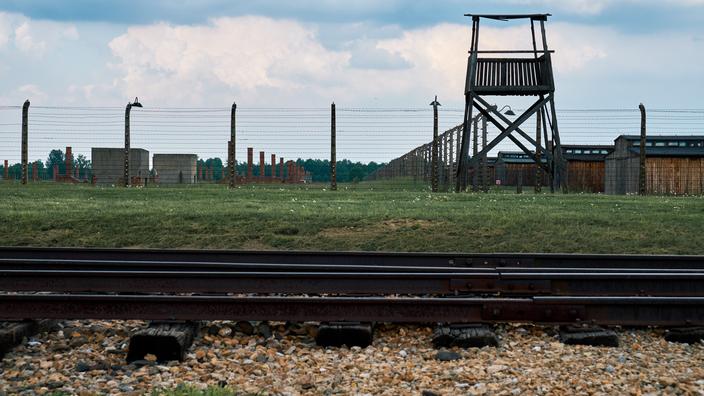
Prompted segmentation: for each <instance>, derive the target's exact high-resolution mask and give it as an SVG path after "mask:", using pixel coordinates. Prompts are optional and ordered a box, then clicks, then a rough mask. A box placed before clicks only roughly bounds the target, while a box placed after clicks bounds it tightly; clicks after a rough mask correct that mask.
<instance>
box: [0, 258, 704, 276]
mask: <svg viewBox="0 0 704 396" xmlns="http://www.w3.org/2000/svg"><path fill="white" fill-rule="evenodd" d="M26 269H33V270H94V271H100V270H106V271H183V270H196V271H271V272H274V271H280V272H290V271H297V272H303V271H310V272H320V271H325V272H333V271H334V272H346V271H347V272H453V273H477V272H485V271H490V270H493V271H501V272H503V273H508V272H536V273H541V272H546V273H547V272H555V271H559V272H562V273H566V272H574V273H586V272H604V273H605V272H643V273H646V272H667V273H677V272H681V273H698V272H702V271H704V268H697V267H696V266H693V268H667V267H654V266H646V267H645V268H636V267H626V268H619V267H596V266H591V267H510V266H497V267H492V266H482V267H452V266H445V267H443V266H403V265H365V264H355V265H353V264H299V263H290V264H282V263H278V264H277V263H246V262H232V263H228V262H209V261H147V260H133V259H131V260H79V259H51V258H49V259H14V258H0V270H26Z"/></svg>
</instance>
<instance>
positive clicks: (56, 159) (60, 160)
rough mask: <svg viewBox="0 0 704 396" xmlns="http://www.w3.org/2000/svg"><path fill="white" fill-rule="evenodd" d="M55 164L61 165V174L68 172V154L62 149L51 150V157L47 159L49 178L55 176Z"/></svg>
mask: <svg viewBox="0 0 704 396" xmlns="http://www.w3.org/2000/svg"><path fill="white" fill-rule="evenodd" d="M54 165H58V166H59V174H60V175H63V174H65V173H64V172H66V156H65V155H64V152H63V151H62V150H60V149H54V150H51V151H50V152H49V158H48V159H47V160H46V168H47V176H48V178H49V179H51V178H53V177H54Z"/></svg>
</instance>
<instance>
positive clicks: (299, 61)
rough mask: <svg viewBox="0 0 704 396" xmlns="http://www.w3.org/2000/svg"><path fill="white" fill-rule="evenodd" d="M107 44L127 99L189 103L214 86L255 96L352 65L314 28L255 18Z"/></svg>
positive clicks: (150, 31) (137, 34)
mask: <svg viewBox="0 0 704 396" xmlns="http://www.w3.org/2000/svg"><path fill="white" fill-rule="evenodd" d="M109 45H110V49H111V50H112V52H113V54H114V55H115V56H116V57H117V58H118V59H119V62H118V63H117V64H116V65H114V67H115V68H116V69H117V70H120V71H121V74H122V78H121V83H122V87H123V89H124V90H125V91H126V92H136V91H139V92H145V91H146V92H147V94H148V95H150V96H151V97H155V98H172V99H173V98H179V99H183V100H186V101H188V100H189V99H188V98H189V97H192V96H193V95H194V94H196V95H197V94H205V93H206V92H208V91H209V89H210V88H213V87H215V88H216V90H218V89H217V85H221V86H224V87H220V89H219V90H222V88H229V89H231V90H236V91H239V92H243V93H248V94H252V95H253V94H255V91H256V90H257V89H276V90H283V91H286V90H293V89H298V88H302V87H305V86H308V85H309V84H314V83H325V82H329V81H332V80H334V78H335V77H336V75H337V73H338V72H339V71H340V70H341V69H342V68H343V67H344V66H345V65H346V63H347V62H348V60H349V54H347V53H345V52H336V51H330V50H327V49H325V48H324V47H323V46H322V45H321V44H320V43H319V42H318V40H317V39H316V37H315V30H313V29H311V28H306V27H304V26H303V25H301V24H299V23H297V22H293V21H287V20H273V19H270V18H264V17H253V16H248V17H238V18H221V19H215V20H213V21H212V22H211V23H210V24H208V25H205V26H173V25H167V24H163V23H162V24H156V25H150V26H143V27H133V28H130V29H128V31H127V33H125V34H123V35H121V36H119V37H117V38H115V39H114V40H112V41H111V42H110V44H109Z"/></svg>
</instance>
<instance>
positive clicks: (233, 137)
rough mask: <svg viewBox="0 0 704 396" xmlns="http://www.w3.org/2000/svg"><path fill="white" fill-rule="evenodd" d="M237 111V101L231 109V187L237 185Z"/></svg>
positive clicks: (229, 150)
mask: <svg viewBox="0 0 704 396" xmlns="http://www.w3.org/2000/svg"><path fill="white" fill-rule="evenodd" d="M236 113H237V103H234V102H233V103H232V110H231V111H230V141H229V142H228V156H227V166H228V168H229V170H230V171H229V177H230V180H229V182H230V188H233V187H235V180H236V178H237V169H236V168H235V160H236V153H235V149H236V147H237V144H236V137H237V130H236V125H237V123H236Z"/></svg>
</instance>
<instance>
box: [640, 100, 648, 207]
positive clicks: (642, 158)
mask: <svg viewBox="0 0 704 396" xmlns="http://www.w3.org/2000/svg"><path fill="white" fill-rule="evenodd" d="M638 109H639V110H640V157H639V165H640V166H639V168H638V194H639V195H645V193H646V183H645V172H646V168H645V140H646V129H645V106H643V103H641V104H640V105H638Z"/></svg>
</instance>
